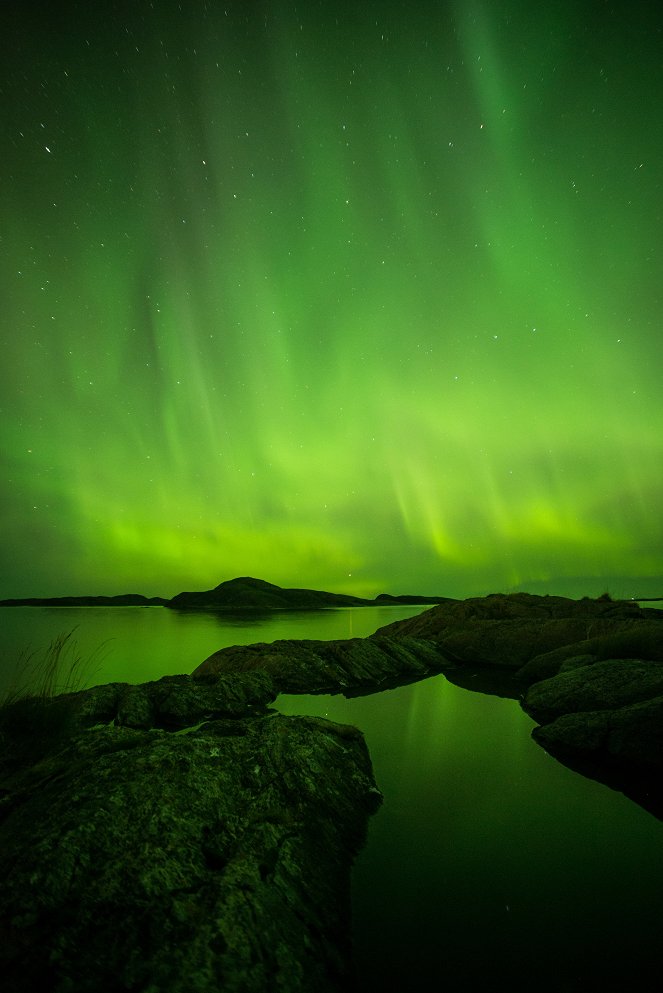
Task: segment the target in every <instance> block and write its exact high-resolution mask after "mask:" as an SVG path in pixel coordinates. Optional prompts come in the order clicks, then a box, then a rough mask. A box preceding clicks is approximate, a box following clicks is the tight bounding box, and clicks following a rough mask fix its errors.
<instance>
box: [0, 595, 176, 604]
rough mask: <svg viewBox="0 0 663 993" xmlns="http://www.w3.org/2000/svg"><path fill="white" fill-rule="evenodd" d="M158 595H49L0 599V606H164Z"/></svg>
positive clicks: (161, 598)
mask: <svg viewBox="0 0 663 993" xmlns="http://www.w3.org/2000/svg"><path fill="white" fill-rule="evenodd" d="M167 603H168V601H167V600H164V598H163V597H160V596H150V597H147V596H142V595H141V594H140V593H120V594H119V595H118V596H51V597H23V598H20V599H14V600H0V607H164V606H165V605H166V604H167Z"/></svg>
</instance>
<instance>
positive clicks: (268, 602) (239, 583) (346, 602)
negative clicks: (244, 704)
mask: <svg viewBox="0 0 663 993" xmlns="http://www.w3.org/2000/svg"><path fill="white" fill-rule="evenodd" d="M451 599H452V598H451V597H443V596H433V597H431V596H416V595H409V594H407V595H402V596H392V595H391V594H389V593H379V594H378V596H376V597H375V599H374V600H368V599H366V598H365V597H359V596H353V595H352V594H349V593H328V592H326V591H324V590H307V589H284V588H283V587H281V586H276V585H275V584H274V583H268V582H267V581H266V580H264V579H253V578H252V577H251V576H241V577H239V578H237V579H228V580H226V581H225V582H223V583H219V585H218V586H215V587H214V589H212V590H202V591H201V592H183V593H178V594H177V595H176V596H174V597H172V598H171V599H170V600H168V599H165V598H164V597H146V596H142V595H141V594H140V593H122V594H120V595H119V596H64V597H25V598H20V599H11V600H0V607H170V608H172V609H175V610H177V609H183V610H195V609H201V610H205V609H207V610H209V609H213V610H238V609H243V608H254V609H255V608H259V609H261V610H306V609H316V608H324V607H381V606H391V605H394V606H398V605H403V604H406V605H407V604H412V605H418V604H439V603H447V602H448V601H449V600H451Z"/></svg>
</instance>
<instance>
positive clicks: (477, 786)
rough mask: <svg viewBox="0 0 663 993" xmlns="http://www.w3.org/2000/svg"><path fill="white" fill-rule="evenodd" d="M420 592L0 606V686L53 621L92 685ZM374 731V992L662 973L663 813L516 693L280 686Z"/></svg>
mask: <svg viewBox="0 0 663 993" xmlns="http://www.w3.org/2000/svg"><path fill="white" fill-rule="evenodd" d="M421 609H423V608H420V607H376V608H372V607H365V608H346V609H330V610H322V611H302V612H299V611H284V612H278V613H271V612H270V613H268V614H259V613H254V612H245V613H242V614H238V615H234V616H230V615H227V614H214V613H208V612H190V613H177V612H175V611H171V610H167V609H164V608H158V607H152V608H141V607H127V608H122V607H115V608H97V607H88V608H67V607H57V608H35V607H23V608H20V607H19V608H3V609H2V610H1V611H0V693H2V691H3V689H4V688H5V687H6V686H7V685H8V684H10V683H11V681H12V677H13V673H14V669H15V661H16V658H17V656H18V655H19V654H20V653H21V652H24V651H26V650H28V651H30V650H40V649H43V648H44V647H45V646H46V645H48V643H49V642H50V641H52V640H53V638H55V637H56V636H58V635H59V634H61V633H67V632H70V631H72V630H73V631H74V633H73V635H72V640H75V641H76V647H77V649H78V650H79V651H80V654H81V656H82V657H83V658H84V659H86V658H89V657H90V656H92V657H93V664H92V666H91V668H90V669H89V671H88V672H87V674H86V680H85V685H93V684H95V683H104V682H111V681H125V682H133V683H138V682H143V681H146V680H149V679H158V678H159V677H160V676H163V675H167V674H170V673H179V672H191V671H192V670H193V669H194V668H195V667H196V666H197V665H198V664H199V663H200V662H201V661H202V660H203V659H204V658H206V657H207V656H208V655H210V654H211V653H212V652H213V651H216V650H217V649H219V648H222V647H224V646H228V645H234V644H251V643H254V642H270V641H274V640H276V639H279V638H321V639H332V638H350V637H365V636H366V635H368V634H371V633H372V632H373V631H375V630H376V629H377V628H378V627H380V626H382V625H383V624H387V623H390V622H391V621H394V620H399V619H401V618H404V617H410V616H413V615H414V614H417V613H419V612H420V611H421ZM277 707H278V709H279V710H280V711H281V712H282V713H286V714H302V713H307V714H314V715H317V716H322V717H328V718H329V719H331V720H335V721H340V722H342V723H347V724H355V725H357V726H358V727H359V728H361V730H362V731H363V732H364V734H365V737H366V741H367V744H368V747H369V750H370V753H371V758H372V761H373V767H374V770H375V776H376V779H377V782H378V786H379V787H380V789H381V790H382V792H383V794H384V804H383V806H382V808H381V809H380V811H379V812H378V813H377V814H376V815H375V816H374V817H373V818H372V819H371V822H370V829H369V839H368V843H367V845H366V847H365V848H364V850H363V851H362V853H361V854H360V856H359V858H358V860H357V863H356V865H355V869H354V881H353V906H354V928H355V950H356V958H357V963H358V968H359V973H360V979H361V984H362V987H361V988H362V989H363V990H364V991H365V993H373V991H377V990H381V991H382V990H384V989H385V988H391V989H400V990H403V991H427V990H431V991H432V990H437V989H440V990H443V989H445V990H449V991H453V993H455V991H466V990H467V991H471V990H485V991H492V990H499V989H509V990H510V993H515V991H519V990H526V989H527V990H531V989H536V990H537V991H538V993H547V991H549V993H553V991H554V993H571V991H573V993H575V991H578V993H580V991H583V993H585V991H588V990H599V989H601V990H612V989H627V988H628V989H639V990H647V989H652V988H654V987H652V986H651V985H650V981H649V980H648V979H647V978H646V977H647V976H648V974H649V973H650V969H652V970H654V971H653V975H657V974H658V971H659V964H660V953H659V944H660V940H661V926H662V925H663V825H662V824H661V822H659V821H658V820H656V818H654V817H653V816H652V815H650V814H648V813H646V812H645V811H644V810H643V809H642V808H640V807H638V806H637V805H636V804H634V803H633V802H631V801H630V800H627V799H626V798H625V797H624V796H623V795H622V794H620V793H617V792H615V791H612V790H610V789H608V788H607V787H606V786H603V785H600V784H598V783H595V782H593V781H591V780H588V779H585V778H584V777H582V776H580V775H577V774H575V773H573V772H571V771H570V770H568V769H566V768H565V767H564V766H562V765H560V764H559V763H557V762H556V761H555V760H554V759H552V758H551V757H549V756H548V755H546V753H545V752H543V751H542V750H541V749H540V748H539V747H538V746H537V745H536V744H534V742H533V741H532V740H531V738H530V731H531V728H532V727H533V722H532V721H531V720H530V718H528V717H527V715H526V714H524V712H523V711H522V710H521V708H520V706H519V705H518V703H517V702H516V701H514V700H509V699H502V698H499V697H496V696H488V695H485V694H482V693H479V692H476V693H475V692H471V691H469V690H466V689H461V688H459V687H457V686H454V685H453V684H452V683H449V682H448V681H447V680H446V679H445V677H444V676H435V677H432V678H430V679H427V680H423V681H421V682H419V683H415V684H412V685H410V686H405V687H401V688H399V689H395V690H388V691H385V692H383V693H379V694H374V695H372V696H367V697H357V698H355V699H352V700H346V699H345V698H343V697H328V696H326V697H312V696H298V697H295V696H282V697H279V700H278V703H277Z"/></svg>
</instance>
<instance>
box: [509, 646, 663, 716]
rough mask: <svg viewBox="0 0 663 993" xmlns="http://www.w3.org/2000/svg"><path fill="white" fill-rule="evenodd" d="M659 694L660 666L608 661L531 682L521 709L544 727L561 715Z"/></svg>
mask: <svg viewBox="0 0 663 993" xmlns="http://www.w3.org/2000/svg"><path fill="white" fill-rule="evenodd" d="M576 661H580V660H576ZM662 694H663V663H661V662H649V661H645V660H642V659H607V660H605V661H603V662H594V663H593V664H591V663H590V664H582V665H577V666H576V667H574V668H569V669H567V670H566V671H564V672H560V673H559V674H558V675H556V676H553V677H552V678H550V679H543V680H541V682H538V683H534V685H533V686H530V688H529V689H528V691H527V692H526V694H525V696H524V698H523V708H524V710H526V711H527V713H528V714H529V715H530V716H531V717H533V718H534V720H535V721H537V722H538V723H539V724H547V723H549V722H550V721H552V720H555V719H556V718H557V717H560V716H561V715H562V714H570V713H579V712H583V711H597V710H610V711H614V710H616V709H618V708H620V707H628V706H630V705H631V704H634V703H641V702H643V701H645V700H649V699H651V698H652V697H657V696H659V695H662Z"/></svg>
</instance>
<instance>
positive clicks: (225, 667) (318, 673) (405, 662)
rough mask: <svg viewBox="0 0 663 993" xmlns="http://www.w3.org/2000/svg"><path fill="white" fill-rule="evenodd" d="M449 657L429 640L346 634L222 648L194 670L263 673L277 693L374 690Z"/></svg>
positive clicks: (199, 672) (422, 672)
mask: <svg viewBox="0 0 663 993" xmlns="http://www.w3.org/2000/svg"><path fill="white" fill-rule="evenodd" d="M445 665H448V660H447V659H445V658H444V657H443V656H442V655H441V653H440V651H439V650H438V649H437V647H436V646H435V645H433V644H432V643H431V642H429V641H424V640H421V639H415V638H408V637H402V638H385V637H382V638H381V637H372V638H350V639H347V640H338V641H311V640H302V641H275V642H273V643H272V644H257V645H239V646H235V647H233V648H223V649H221V650H220V651H218V652H215V653H214V654H213V655H210V657H209V658H207V659H205V661H204V662H202V663H201V664H200V665H199V666H198V668H197V669H195V671H194V673H193V675H194V678H200V677H202V676H210V675H214V676H218V675H228V674H230V673H238V674H239V673H249V672H253V673H257V672H262V673H266V674H267V675H268V676H269V677H270V678H271V679H272V680H273V681H274V683H275V685H276V686H277V687H278V690H279V692H281V693H345V694H346V695H349V696H351V695H355V694H357V693H361V692H368V693H372V692H375V691H377V690H381V689H385V688H386V687H388V686H392V685H395V684H397V683H405V682H409V681H412V680H414V679H421V678H423V677H424V676H428V675H431V674H432V673H434V672H439V671H440V670H441V669H442V668H443V667H444V666H445Z"/></svg>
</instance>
